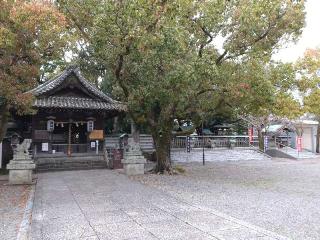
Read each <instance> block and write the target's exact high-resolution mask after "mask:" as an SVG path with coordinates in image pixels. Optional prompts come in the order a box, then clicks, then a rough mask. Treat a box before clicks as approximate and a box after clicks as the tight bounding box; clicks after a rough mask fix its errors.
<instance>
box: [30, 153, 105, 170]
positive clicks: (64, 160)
mask: <svg viewBox="0 0 320 240" xmlns="http://www.w3.org/2000/svg"><path fill="white" fill-rule="evenodd" d="M35 162H36V171H37V172H43V171H60V170H84V169H100V168H107V167H108V165H107V162H106V161H105V160H104V156H103V155H93V156H70V157H66V156H59V157H42V158H38V159H36V160H35Z"/></svg>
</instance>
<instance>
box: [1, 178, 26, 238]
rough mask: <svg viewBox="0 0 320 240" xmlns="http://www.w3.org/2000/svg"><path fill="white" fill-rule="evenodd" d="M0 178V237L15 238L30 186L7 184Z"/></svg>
mask: <svg viewBox="0 0 320 240" xmlns="http://www.w3.org/2000/svg"><path fill="white" fill-rule="evenodd" d="M7 184H8V182H7V181H1V180H0V239H1V240H2V239H3V240H7V239H8V240H9V239H16V238H17V235H18V232H19V228H20V224H21V221H22V219H23V215H24V211H25V207H26V203H27V200H28V198H29V193H30V190H31V186H28V185H17V186H11V185H7Z"/></svg>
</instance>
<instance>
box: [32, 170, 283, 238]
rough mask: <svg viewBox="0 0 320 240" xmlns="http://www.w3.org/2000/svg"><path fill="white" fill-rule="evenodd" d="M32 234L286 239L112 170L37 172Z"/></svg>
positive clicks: (65, 236)
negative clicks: (192, 203)
mask: <svg viewBox="0 0 320 240" xmlns="http://www.w3.org/2000/svg"><path fill="white" fill-rule="evenodd" d="M31 231H32V234H31V235H32V236H31V239H55V240H57V239H64V240H65V239H112V240H117V239H127V240H129V239H132V240H133V239H144V240H149V239H150V240H151V239H181V240H182V239H183V240H186V239H192V240H197V239H199V240H200V239H201V240H202V239H220V240H222V239H226V240H242V239H248V240H271V239H286V238H284V237H281V236H279V235H277V234H275V233H272V232H269V231H266V230H264V229H261V228H258V227H255V226H253V225H251V224H248V223H246V222H242V221H239V220H237V219H234V218H232V217H229V216H226V215H224V214H222V213H219V212H217V211H215V210H214V209H210V208H202V207H201V206H194V205H191V204H189V203H187V202H184V201H181V200H178V199H177V198H175V197H173V196H170V195H169V194H167V193H166V192H164V191H161V190H157V189H155V188H153V187H150V186H146V185H143V184H141V183H138V182H136V181H133V180H130V179H129V178H128V177H127V176H125V175H123V174H122V173H119V172H117V171H111V170H107V169H104V170H86V171H69V172H51V173H42V174H38V183H37V186H36V193H35V202H34V209H33V216H32V230H31Z"/></svg>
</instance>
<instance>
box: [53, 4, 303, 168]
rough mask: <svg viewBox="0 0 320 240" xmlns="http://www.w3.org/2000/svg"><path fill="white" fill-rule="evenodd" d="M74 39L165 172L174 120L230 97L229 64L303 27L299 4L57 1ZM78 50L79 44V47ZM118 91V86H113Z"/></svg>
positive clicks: (261, 53) (267, 51) (196, 115)
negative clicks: (99, 68) (140, 128)
mask: <svg viewBox="0 0 320 240" xmlns="http://www.w3.org/2000/svg"><path fill="white" fill-rule="evenodd" d="M57 4H58V6H59V7H60V9H61V10H62V11H63V12H64V13H65V15H66V16H67V18H68V20H69V22H70V23H71V24H73V26H74V28H75V29H77V31H78V33H79V35H80V36H81V39H79V42H80V43H81V44H82V45H83V46H86V47H87V48H88V49H90V53H88V54H90V55H91V56H92V57H93V58H94V59H95V61H96V62H99V64H100V65H103V66H104V67H105V69H106V70H107V71H109V75H108V76H109V79H110V81H112V82H113V88H114V89H115V90H116V91H118V90H119V89H120V90H121V94H122V100H123V101H125V102H127V104H128V110H129V113H130V115H131V117H132V119H133V120H134V121H135V122H136V123H137V124H138V125H139V124H141V123H143V124H146V125H147V126H148V127H149V129H150V131H151V133H152V136H153V139H154V142H155V146H156V155H157V167H156V169H155V170H156V171H157V172H163V171H170V169H171V166H170V161H169V158H168V150H169V146H170V140H171V136H172V129H173V124H174V121H173V120H174V119H176V118H177V119H193V121H195V122H197V121H199V119H200V118H201V115H202V114H201V113H203V112H204V113H205V112H206V111H209V110H210V111H214V110H215V108H216V106H219V104H221V102H225V101H229V99H234V98H233V96H232V93H233V91H232V89H234V87H235V86H237V82H236V80H233V79H235V78H229V77H230V76H232V75H234V74H236V73H237V71H235V67H234V66H235V65H241V64H242V62H244V61H249V60H250V59H255V58H260V59H262V60H264V61H268V60H269V58H270V56H271V55H272V52H273V50H275V49H276V48H277V47H278V46H280V44H281V43H282V42H286V41H290V40H295V39H296V38H297V37H298V36H299V35H300V33H301V28H302V27H303V24H304V2H303V1H287V0H271V1H252V0H231V1H224V0H221V1H220V0H219V1H216V0H207V1H197V0H176V1H166V0H151V1H150V0H132V1H122V0H117V1H113V0H107V1H98V0H88V1H76V0H68V1H66V0H58V1H57ZM86 47H85V48H86ZM85 48H84V49H85ZM118 92H119V91H118Z"/></svg>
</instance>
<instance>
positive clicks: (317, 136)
mask: <svg viewBox="0 0 320 240" xmlns="http://www.w3.org/2000/svg"><path fill="white" fill-rule="evenodd" d="M319 138H320V122H319V123H318V127H317V135H316V153H319V152H320V149H319V148H320V146H319V145H320V139H319Z"/></svg>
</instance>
